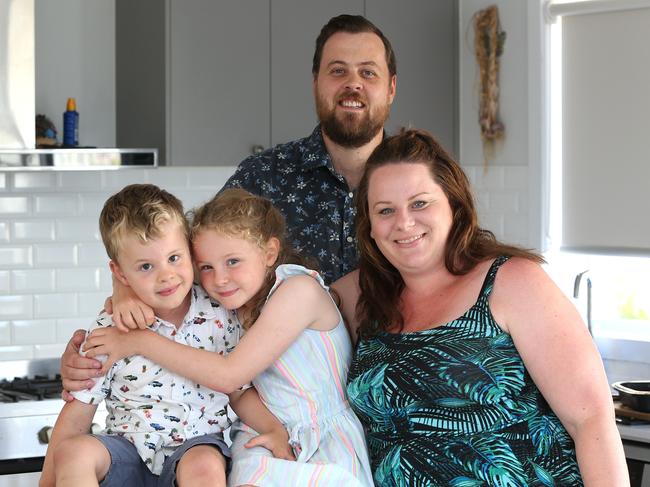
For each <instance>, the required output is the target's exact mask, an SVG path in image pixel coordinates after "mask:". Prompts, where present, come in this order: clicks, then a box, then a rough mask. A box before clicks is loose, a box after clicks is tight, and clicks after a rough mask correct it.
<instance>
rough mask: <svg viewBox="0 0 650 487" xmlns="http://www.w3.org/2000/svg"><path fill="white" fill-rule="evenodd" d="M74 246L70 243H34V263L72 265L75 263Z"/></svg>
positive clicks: (40, 264)
mask: <svg viewBox="0 0 650 487" xmlns="http://www.w3.org/2000/svg"><path fill="white" fill-rule="evenodd" d="M76 250H77V249H76V246H75V245H74V244H72V243H70V244H37V245H34V263H35V265H37V266H73V265H75V264H76V261H77V259H76Z"/></svg>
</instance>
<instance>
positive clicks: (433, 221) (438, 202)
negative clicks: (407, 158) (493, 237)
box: [368, 163, 453, 276]
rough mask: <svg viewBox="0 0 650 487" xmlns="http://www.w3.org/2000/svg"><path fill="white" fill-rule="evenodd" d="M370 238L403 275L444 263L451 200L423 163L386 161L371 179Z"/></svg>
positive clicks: (369, 195)
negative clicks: (390, 162) (392, 162)
mask: <svg viewBox="0 0 650 487" xmlns="http://www.w3.org/2000/svg"><path fill="white" fill-rule="evenodd" d="M368 212H369V215H370V228H371V232H370V236H371V237H372V238H373V239H374V241H375V243H376V244H377V247H379V250H380V251H381V253H382V254H384V256H385V257H386V258H387V259H388V260H389V262H390V263H391V264H393V265H394V266H395V268H396V269H397V270H398V271H399V272H400V273H401V274H402V275H403V276H404V275H406V274H418V273H420V272H426V271H428V270H430V269H431V268H432V267H434V266H438V265H441V262H442V263H443V265H444V251H445V245H446V242H447V236H448V235H449V230H450V229H451V225H452V220H453V216H452V211H451V207H450V206H449V200H448V199H447V196H446V195H445V193H444V191H443V190H442V188H441V187H440V185H439V184H438V183H436V181H435V180H434V179H433V177H432V176H431V173H430V172H429V168H428V167H427V166H426V165H425V164H422V163H408V164H387V165H385V166H382V167H379V168H377V169H376V170H375V171H374V172H373V173H372V174H371V176H370V180H369V181H368Z"/></svg>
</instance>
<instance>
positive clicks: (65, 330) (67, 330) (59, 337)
mask: <svg viewBox="0 0 650 487" xmlns="http://www.w3.org/2000/svg"><path fill="white" fill-rule="evenodd" d="M96 318H97V315H96V314H94V315H92V316H86V317H81V318H60V319H58V320H56V341H57V342H59V343H68V342H69V341H70V338H72V334H73V333H74V332H75V331H77V330H88V328H90V325H92V324H93V323H95V319H96Z"/></svg>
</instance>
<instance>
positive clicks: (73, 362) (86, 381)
mask: <svg viewBox="0 0 650 487" xmlns="http://www.w3.org/2000/svg"><path fill="white" fill-rule="evenodd" d="M85 337H86V331H85V330H77V331H75V332H74V334H73V335H72V338H71V339H70V341H69V342H68V345H67V346H66V347H65V351H64V352H63V356H62V357H61V379H62V381H63V389H65V391H81V390H83V389H89V388H91V387H92V386H93V384H94V383H95V381H94V380H93V379H96V378H97V377H101V376H102V375H103V374H102V371H101V368H102V363H101V362H100V361H99V360H95V359H92V358H86V357H82V356H81V355H79V347H80V346H81V344H82V343H83V341H84V339H85ZM64 399H65V400H66V401H67V400H71V399H72V396H68V395H64Z"/></svg>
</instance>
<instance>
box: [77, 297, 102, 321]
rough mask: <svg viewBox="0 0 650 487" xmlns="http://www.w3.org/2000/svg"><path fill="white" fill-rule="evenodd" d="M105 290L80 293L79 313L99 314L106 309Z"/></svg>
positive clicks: (84, 314)
mask: <svg viewBox="0 0 650 487" xmlns="http://www.w3.org/2000/svg"><path fill="white" fill-rule="evenodd" d="M107 297H108V295H107V294H106V293H105V292H96V293H79V315H80V316H97V315H98V314H99V313H101V311H102V309H104V301H105V300H106V298H107Z"/></svg>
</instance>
